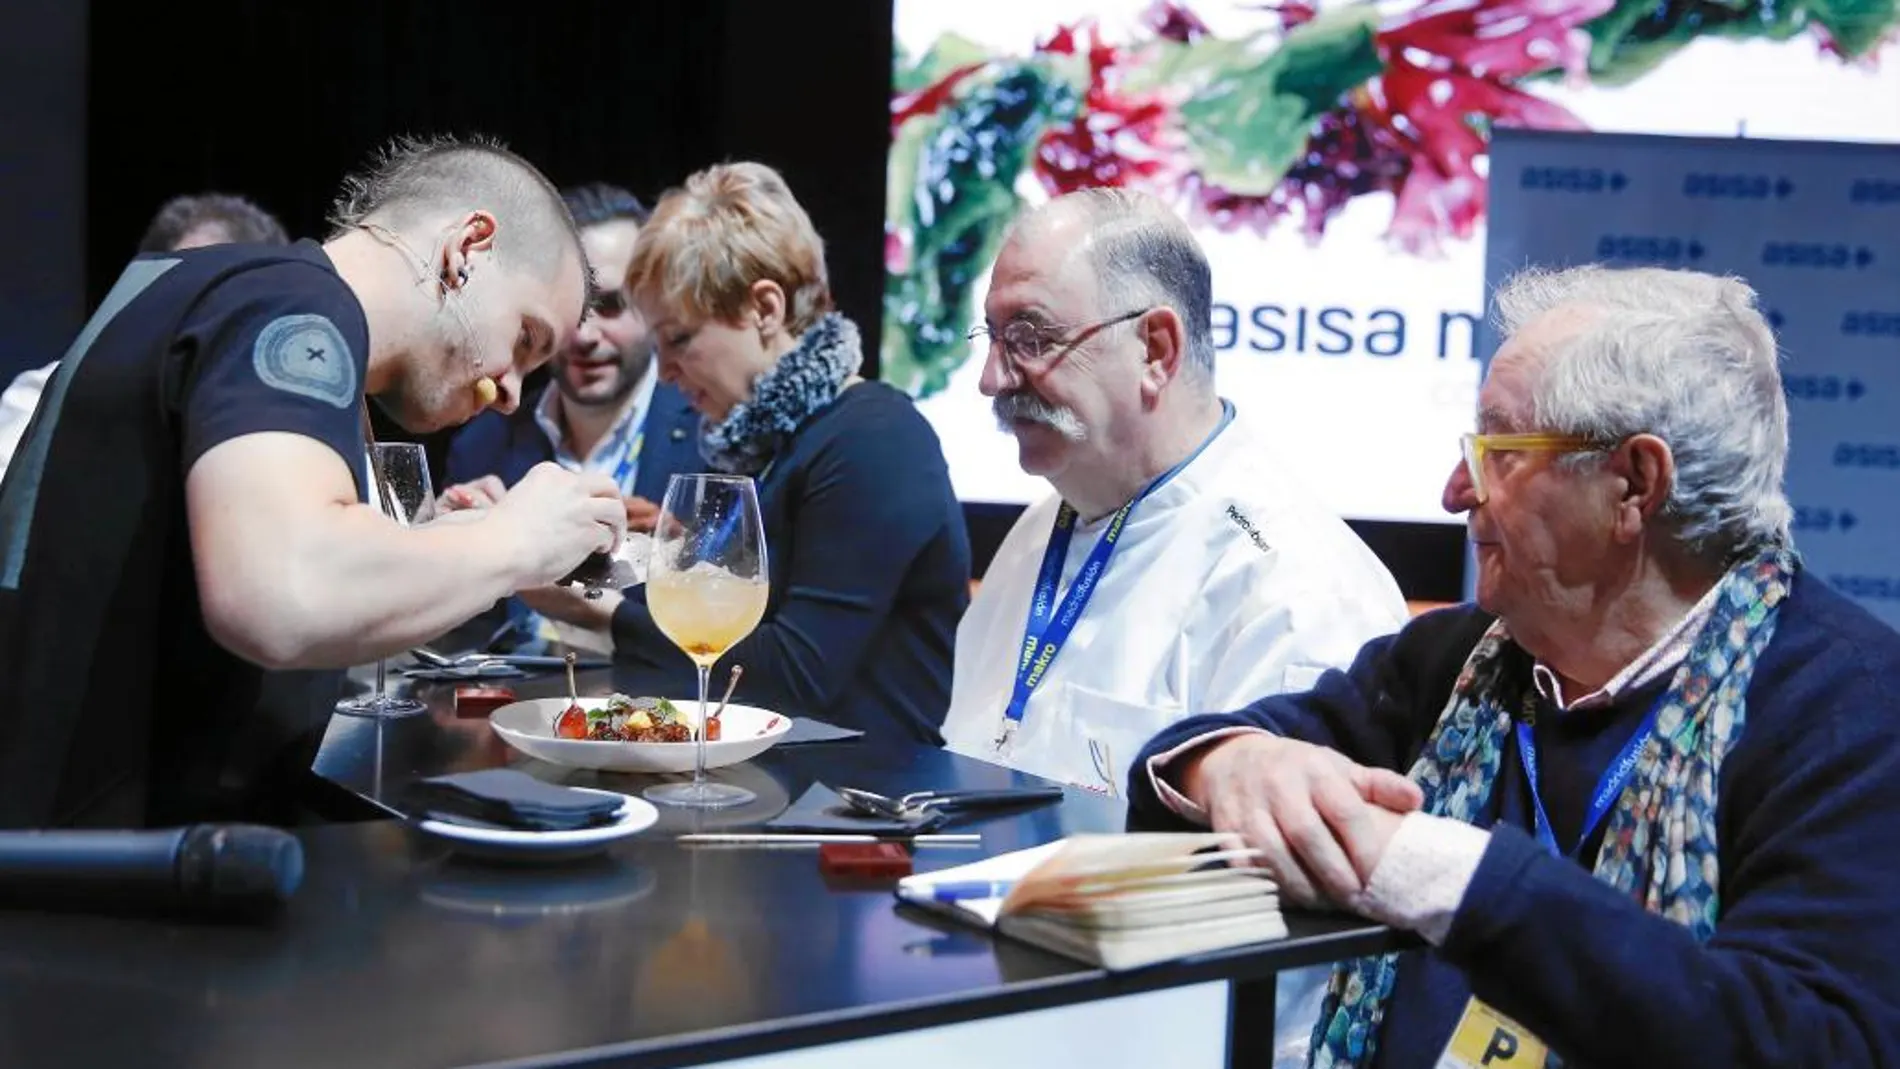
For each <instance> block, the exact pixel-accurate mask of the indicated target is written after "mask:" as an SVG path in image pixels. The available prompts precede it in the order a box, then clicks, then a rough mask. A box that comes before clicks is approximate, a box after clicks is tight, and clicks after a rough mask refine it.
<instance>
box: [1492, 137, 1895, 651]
mask: <svg viewBox="0 0 1900 1069" xmlns="http://www.w3.org/2000/svg"><path fill="white" fill-rule="evenodd" d="M1490 189H1491V209H1490V210H1491V225H1490V231H1489V236H1488V244H1487V247H1486V255H1485V290H1486V292H1487V293H1489V292H1491V291H1492V290H1494V289H1495V288H1496V287H1497V285H1498V284H1499V283H1501V282H1502V281H1503V280H1504V278H1505V277H1506V276H1508V275H1509V274H1510V273H1511V272H1512V271H1515V270H1517V269H1519V268H1522V267H1525V266H1529V265H1538V266H1547V267H1558V266H1567V265H1572V264H1581V263H1603V264H1629V265H1635V264H1648V265H1656V266H1665V267H1686V268H1692V269H1695V270H1698V271H1707V272H1711V273H1715V274H1729V275H1736V276H1739V277H1741V278H1743V279H1746V280H1747V281H1748V283H1749V284H1750V285H1751V286H1753V287H1754V288H1755V290H1756V292H1758V293H1760V294H1761V300H1762V305H1763V307H1764V309H1766V310H1767V312H1768V319H1769V322H1770V324H1771V325H1772V326H1773V327H1774V329H1775V332H1776V335H1777V337H1778V338H1779V340H1780V344H1781V349H1782V365H1781V371H1782V378H1783V382H1784V384H1785V389H1786V392H1787V395H1788V415H1789V436H1790V446H1791V448H1790V455H1789V459H1788V496H1789V499H1790V501H1791V502H1792V503H1793V505H1794V508H1795V523H1794V527H1795V545H1796V546H1797V547H1798V548H1799V549H1800V550H1801V552H1802V554H1803V556H1804V557H1805V558H1806V561H1807V565H1808V567H1809V569H1810V570H1811V571H1812V573H1813V574H1816V575H1819V576H1821V577H1822V578H1824V579H1826V580H1827V581H1828V583H1830V584H1832V585H1833V586H1834V587H1835V588H1837V589H1838V590H1840V591H1841V592H1842V593H1844V594H1846V595H1848V596H1849V597H1851V598H1853V599H1854V600H1856V601H1857V602H1859V603H1860V604H1861V605H1863V606H1865V607H1866V608H1867V609H1868V610H1869V611H1871V612H1872V613H1874V615H1876V616H1878V617H1880V618H1881V619H1883V620H1885V621H1886V622H1887V623H1888V624H1890V625H1892V626H1894V627H1896V628H1900V151H1896V150H1895V149H1894V148H1893V147H1892V146H1890V145H1868V144H1835V143H1818V142H1803V141H1772V140H1753V139H1747V138H1733V139H1708V138H1678V137H1650V136H1638V135H1619V134H1572V133H1554V132H1542V131H1528V130H1506V129H1499V130H1497V131H1495V133H1494V134H1493V138H1492V142H1491V167H1490ZM1497 345H1498V338H1497V336H1496V333H1495V330H1494V327H1493V325H1492V324H1490V323H1486V324H1484V326H1483V327H1482V328H1481V329H1480V333H1479V341H1478V346H1479V348H1478V351H1479V353H1480V354H1481V356H1482V357H1483V358H1484V359H1485V360H1486V361H1488V360H1489V359H1490V356H1491V354H1492V353H1493V352H1495V351H1496V349H1497Z"/></svg>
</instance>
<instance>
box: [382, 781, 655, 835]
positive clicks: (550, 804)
mask: <svg viewBox="0 0 1900 1069" xmlns="http://www.w3.org/2000/svg"><path fill="white" fill-rule="evenodd" d="M404 800H405V801H406V802H407V804H408V807H409V810H410V812H411V813H412V814H415V815H416V816H418V817H428V818H432V819H437V820H447V821H450V822H452V823H462V824H467V823H470V822H477V823H481V824H492V825H495V826H496V827H502V828H513V829H516V830H519V831H574V830H576V829H579V828H595V827H599V826H601V825H603V824H612V823H613V822H614V815H615V814H616V813H618V812H620V808H621V806H623V805H625V804H626V800H625V799H623V798H618V797H615V796H613V795H608V794H589V793H587V792H585V791H577V790H573V789H571V788H568V787H557V786H555V785H554V784H552V783H543V782H541V781H540V780H538V779H535V778H534V777H533V776H530V775H528V774H527V773H525V772H519V771H516V770H515V769H512V768H486V769H483V770H481V771H480V772H457V773H455V774H453V775H448V776H436V777H434V778H432V779H425V780H418V781H416V782H415V783H412V784H410V785H409V789H408V790H407V791H406V792H405V794H404Z"/></svg>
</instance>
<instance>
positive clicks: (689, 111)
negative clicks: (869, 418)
mask: <svg viewBox="0 0 1900 1069" xmlns="http://www.w3.org/2000/svg"><path fill="white" fill-rule="evenodd" d="M90 47H91V63H90V68H89V70H90V73H89V77H88V90H89V93H88V112H89V116H88V118H89V122H88V154H87V190H86V204H87V223H88V233H87V272H86V274H87V306H88V307H89V308H90V307H92V306H95V305H96V304H97V303H98V302H99V300H100V299H102V298H103V297H104V295H105V292H106V290H107V289H109V288H110V287H111V284H112V280H113V279H114V278H116V277H117V275H118V273H119V270H120V268H121V267H122V266H123V264H124V262H125V260H126V259H127V258H128V257H129V256H130V255H131V254H132V252H133V250H134V247H135V246H136V245H137V243H138V240H139V237H140V235H141V234H142V233H143V232H144V229H145V226H146V224H147V223H148V222H149V221H150V219H151V216H152V214H153V213H154V212H155V211H156V210H157V209H158V207H159V205H161V204H162V203H164V201H165V200H166V199H168V198H170V197H172V196H176V195H178V194H181V193H196V192H205V191H210V190H217V191H221V192H230V193H239V194H242V195H244V196H247V197H250V198H251V199H253V200H255V201H257V202H258V203H259V204H261V205H263V206H264V207H265V208H266V209H268V210H270V211H271V212H273V213H274V214H276V215H277V216H278V218H280V219H282V220H283V222H284V225H285V227H286V228H287V229H288V230H289V231H290V233H291V236H292V237H293V238H300V237H318V238H320V237H321V236H322V235H323V231H324V217H325V213H326V212H327V210H328V208H329V205H330V202H331V199H332V198H333V197H334V195H335V193H336V189H337V185H338V182H339V180H340V179H341V178H342V177H343V176H344V175H345V174H346V173H348V172H349V171H350V170H352V169H354V168H355V167H357V166H358V165H359V164H361V163H362V162H363V160H364V159H365V158H367V156H368V155H369V154H370V153H371V152H372V151H373V150H374V149H375V148H376V147H377V146H378V145H379V144H381V143H382V142H384V141H385V140H387V139H388V138H390V137H392V136H395V135H397V134H404V133H416V134H423V133H463V134H466V133H485V134H489V135H492V136H495V137H498V138H500V139H502V140H503V141H505V142H506V143H507V144H508V145H509V146H510V147H511V148H513V149H514V150H515V151H517V152H519V153H521V154H522V155H523V156H525V157H527V158H528V159H529V160H531V161H532V162H534V163H535V164H536V165H537V166H539V167H540V168H541V169H542V171H544V172H545V173H546V174H547V176H548V177H549V178H550V179H552V180H553V181H554V182H555V183H556V184H558V185H568V184H572V183H578V182H584V181H594V180H601V181H609V182H613V183H615V184H617V185H621V186H625V187H626V188H628V189H631V190H633V191H634V192H635V193H637V194H639V195H640V197H641V198H642V199H645V200H647V201H649V203H650V202H651V201H652V200H654V199H657V197H658V196H659V194H660V193H661V192H663V191H664V190H666V189H667V188H668V187H670V186H672V185H674V184H676V183H678V182H680V181H681V180H683V179H684V178H685V177H686V176H687V175H688V174H690V173H692V172H693V171H694V170H696V169H698V168H701V167H704V166H706V165H708V164H711V163H715V162H719V161H721V160H737V159H753V160H760V161H762V162H765V163H768V164H771V165H772V166H774V167H777V168H778V169H779V170H780V171H781V172H782V173H784V175H785V177H786V180H787V181H788V182H789V183H790V184H791V187H792V190H793V192H794V193H795V194H796V195H797V196H798V198H799V200H800V202H801V203H803V204H804V206H805V208H806V210H807V211H808V212H809V213H810V214H811V217H812V220H813V222H814V223H815V224H816V226H817V228H818V231H819V233H820V234H822V235H823V236H824V237H825V240H826V245H827V252H828V262H829V265H830V269H831V272H832V284H833V289H834V291H835V292H836V295H837V298H838V303H839V306H840V308H841V310H842V311H843V312H844V313H845V314H846V315H848V316H850V317H851V318H852V319H854V320H855V321H856V322H857V323H858V325H859V327H860V328H861V329H862V330H863V332H864V334H865V336H866V338H867V339H875V338H876V337H877V334H878V312H879V306H880V300H879V298H880V294H881V292H882V286H883V278H882V270H883V260H882V256H883V238H882V234H883V217H884V160H885V153H886V151H887V149H888V146H889V121H890V120H889V111H888V104H887V100H888V95H889V92H890V70H891V2H890V0H826V2H825V3H823V4H822V5H821V4H785V3H773V2H769V0H692V2H680V0H613V2H606V0H543V2H541V3H532V4H531V3H507V4H503V3H479V4H471V3H466V2H464V3H445V2H428V0H277V2H267V3H259V2H256V0H192V2H191V3H189V4H179V5H160V4H150V5H134V4H124V5H112V6H111V7H109V8H108V7H105V6H104V5H101V6H100V7H99V8H97V9H95V10H94V12H93V19H92V23H91V29H90ZM866 356H867V360H868V363H869V365H870V366H868V367H867V368H866V371H867V373H870V374H875V372H876V367H875V361H876V352H875V348H874V345H873V347H872V350H871V351H870V352H867V354H866ZM379 433H380V434H381V435H383V436H385V437H390V438H398V437H401V436H402V435H401V433H400V431H399V430H398V429H397V428H395V427H394V426H393V425H385V426H382V427H379ZM441 438H442V436H437V439H436V440H433V441H430V442H429V445H430V447H431V452H432V453H433V454H434V455H435V456H436V457H437V459H438V461H439V458H440V453H441V449H442V446H443V441H442V440H441ZM438 474H439V468H438Z"/></svg>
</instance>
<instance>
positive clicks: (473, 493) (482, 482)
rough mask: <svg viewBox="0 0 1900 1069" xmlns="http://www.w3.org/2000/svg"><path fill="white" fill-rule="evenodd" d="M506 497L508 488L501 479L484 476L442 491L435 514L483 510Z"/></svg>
mask: <svg viewBox="0 0 1900 1069" xmlns="http://www.w3.org/2000/svg"><path fill="white" fill-rule="evenodd" d="M507 495H508V487H507V486H506V485H505V484H503V483H502V481H501V479H499V478H497V477H496V476H493V475H484V476H482V477H481V478H479V479H475V480H473V481H471V482H465V483H457V484H456V485H454V486H451V487H449V488H448V489H447V490H444V491H442V497H441V498H440V499H439V500H437V501H436V511H437V512H457V511H460V510H462V509H485V508H488V507H489V506H491V505H493V504H495V503H496V502H497V501H500V500H501V499H502V498H503V497H506V496H507Z"/></svg>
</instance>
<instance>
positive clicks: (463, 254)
mask: <svg viewBox="0 0 1900 1069" xmlns="http://www.w3.org/2000/svg"><path fill="white" fill-rule="evenodd" d="M496 229H497V224H496V222H495V217H494V216H493V215H492V214H490V213H488V212H485V211H482V210H480V209H477V210H475V211H472V212H469V213H468V214H467V215H465V216H463V217H461V218H460V219H457V220H456V221H455V222H453V223H451V224H449V227H448V240H447V241H446V242H444V243H443V245H442V252H441V260H440V261H439V262H438V263H437V264H436V273H437V276H438V277H439V278H440V279H441V281H442V290H443V292H444V293H446V292H448V291H449V290H457V289H461V288H462V287H463V286H465V285H467V284H468V278H469V275H471V274H473V273H474V267H473V260H474V255H475V253H477V252H489V251H491V250H493V249H494V247H495V230H496Z"/></svg>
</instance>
